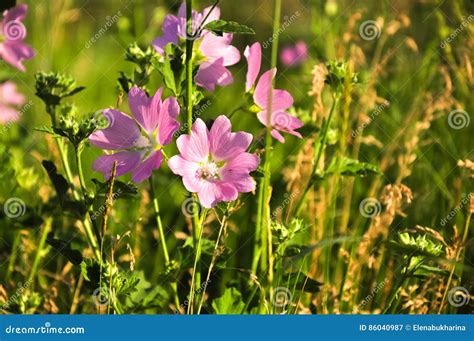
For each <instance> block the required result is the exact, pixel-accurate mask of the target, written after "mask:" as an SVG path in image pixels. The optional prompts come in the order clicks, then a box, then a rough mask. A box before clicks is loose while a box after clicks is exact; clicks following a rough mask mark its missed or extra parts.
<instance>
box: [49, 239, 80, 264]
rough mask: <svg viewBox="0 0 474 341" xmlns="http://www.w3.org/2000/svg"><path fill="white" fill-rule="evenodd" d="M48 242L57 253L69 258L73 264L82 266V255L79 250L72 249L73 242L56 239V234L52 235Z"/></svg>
mask: <svg viewBox="0 0 474 341" xmlns="http://www.w3.org/2000/svg"><path fill="white" fill-rule="evenodd" d="M46 242H47V243H48V244H49V245H51V246H52V247H53V248H54V249H55V250H56V251H57V252H59V253H60V254H61V255H63V256H64V257H66V258H67V260H69V261H70V262H71V263H72V264H74V265H80V264H81V263H82V261H83V258H82V254H81V253H80V252H79V251H78V250H73V249H72V248H71V242H70V241H65V240H61V239H56V238H54V234H53V233H50V234H49V235H48V237H47V239H46Z"/></svg>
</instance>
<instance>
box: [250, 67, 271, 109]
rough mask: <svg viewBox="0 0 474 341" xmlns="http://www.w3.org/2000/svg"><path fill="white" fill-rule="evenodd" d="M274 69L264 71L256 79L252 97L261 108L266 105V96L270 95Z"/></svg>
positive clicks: (264, 107)
mask: <svg viewBox="0 0 474 341" xmlns="http://www.w3.org/2000/svg"><path fill="white" fill-rule="evenodd" d="M275 74H276V69H271V70H268V71H267V72H265V73H264V74H263V75H262V76H261V77H260V79H259V80H258V83H257V86H256V88H255V92H254V95H253V99H254V101H255V103H256V104H257V105H258V106H259V107H260V108H262V109H266V108H267V106H268V104H269V103H268V96H269V95H270V87H271V85H272V80H273V78H274V77H275Z"/></svg>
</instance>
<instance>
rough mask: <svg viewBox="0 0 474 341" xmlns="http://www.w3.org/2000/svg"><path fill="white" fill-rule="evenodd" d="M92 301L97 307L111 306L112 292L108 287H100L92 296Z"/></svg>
mask: <svg viewBox="0 0 474 341" xmlns="http://www.w3.org/2000/svg"><path fill="white" fill-rule="evenodd" d="M92 301H93V302H94V304H95V305H96V306H97V307H106V306H108V305H109V304H110V291H109V288H107V287H106V286H102V287H99V288H97V289H95V290H94V292H93V294H92Z"/></svg>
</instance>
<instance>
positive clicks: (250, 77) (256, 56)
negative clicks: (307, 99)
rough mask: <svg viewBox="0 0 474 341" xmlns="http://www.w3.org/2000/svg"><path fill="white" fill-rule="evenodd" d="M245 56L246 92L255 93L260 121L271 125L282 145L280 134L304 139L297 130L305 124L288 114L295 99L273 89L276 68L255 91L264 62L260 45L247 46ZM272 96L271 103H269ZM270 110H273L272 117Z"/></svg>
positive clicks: (265, 75)
mask: <svg viewBox="0 0 474 341" xmlns="http://www.w3.org/2000/svg"><path fill="white" fill-rule="evenodd" d="M244 55H245V58H246V59H247V64H248V70H247V77H246V83H245V91H246V92H248V93H253V100H254V102H255V104H256V105H257V107H258V110H259V111H258V113H257V117H258V120H259V121H260V122H261V123H262V124H263V125H265V126H268V125H271V127H272V136H273V137H274V138H275V139H277V140H278V141H280V142H281V143H284V142H285V138H284V137H283V136H282V135H281V133H280V132H285V133H289V134H292V135H294V136H297V137H299V138H302V136H301V134H300V133H299V132H297V131H296V130H295V129H298V128H301V127H302V126H303V122H302V121H301V120H299V119H298V118H296V117H294V116H292V115H290V114H289V113H287V112H286V110H287V109H288V108H290V107H291V106H292V105H293V97H292V96H291V95H290V93H289V92H288V91H285V90H276V89H271V88H272V80H273V78H274V77H275V75H276V72H277V70H276V68H274V69H271V70H268V71H267V72H265V73H264V74H263V75H262V76H261V77H260V79H259V80H258V82H257V86H256V87H255V89H254V84H255V82H256V80H257V77H258V74H259V72H260V66H261V61H262V48H261V46H260V43H255V44H253V45H252V46H250V47H249V46H247V47H246V48H245V52H244ZM270 94H271V103H270V101H269V100H270V98H269V97H270ZM268 110H271V113H270V115H269V114H268Z"/></svg>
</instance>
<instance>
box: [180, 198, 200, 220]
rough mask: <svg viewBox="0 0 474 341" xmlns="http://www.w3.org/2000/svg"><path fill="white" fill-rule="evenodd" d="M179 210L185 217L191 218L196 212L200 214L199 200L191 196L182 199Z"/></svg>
mask: <svg viewBox="0 0 474 341" xmlns="http://www.w3.org/2000/svg"><path fill="white" fill-rule="evenodd" d="M181 211H182V212H183V214H184V215H185V216H186V217H188V218H192V217H194V216H195V215H196V214H197V215H200V214H201V211H202V206H201V204H200V203H199V201H197V200H196V199H194V198H193V197H191V198H187V199H186V200H184V201H183V203H182V204H181Z"/></svg>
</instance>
